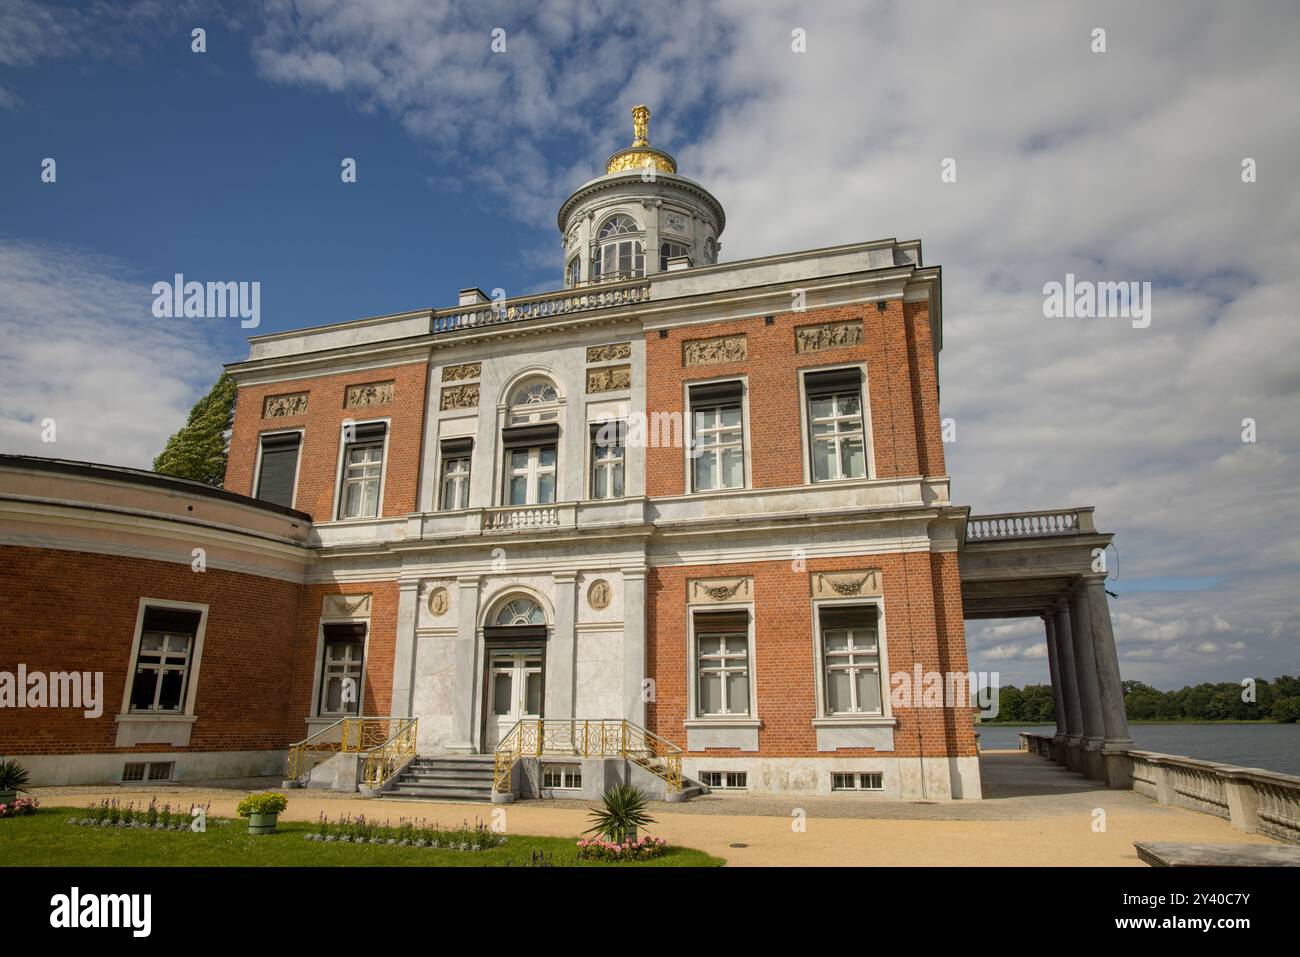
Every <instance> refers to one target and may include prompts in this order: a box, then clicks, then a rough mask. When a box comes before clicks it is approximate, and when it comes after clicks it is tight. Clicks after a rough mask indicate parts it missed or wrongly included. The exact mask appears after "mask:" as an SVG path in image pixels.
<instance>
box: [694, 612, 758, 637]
mask: <svg viewBox="0 0 1300 957" xmlns="http://www.w3.org/2000/svg"><path fill="white" fill-rule="evenodd" d="M737 633H739V634H742V635H744V634H748V633H749V612H747V611H697V612H696V613H695V634H696V635H723V634H725V635H734V634H737Z"/></svg>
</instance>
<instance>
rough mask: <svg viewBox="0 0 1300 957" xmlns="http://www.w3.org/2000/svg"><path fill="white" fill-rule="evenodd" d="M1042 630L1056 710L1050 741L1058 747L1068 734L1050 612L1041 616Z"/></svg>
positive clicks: (1054, 634) (1059, 667) (1052, 616)
mask: <svg viewBox="0 0 1300 957" xmlns="http://www.w3.org/2000/svg"><path fill="white" fill-rule="evenodd" d="M1043 628H1044V630H1045V631H1046V633H1047V673H1048V674H1049V675H1050V676H1051V679H1052V703H1053V704H1054V705H1055V710H1056V734H1055V736H1054V737H1053V738H1052V740H1053V741H1054V742H1055V743H1056V744H1058V745H1059V744H1061V743H1062V742H1064V741H1065V737H1066V734H1067V733H1068V732H1067V731H1066V729H1065V689H1064V688H1063V687H1062V686H1061V682H1062V680H1063V678H1062V675H1061V666H1060V665H1059V664H1058V663H1057V657H1056V656H1057V648H1056V616H1055V615H1054V614H1052V613H1051V612H1048V613H1047V614H1045V615H1043Z"/></svg>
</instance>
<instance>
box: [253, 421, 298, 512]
mask: <svg viewBox="0 0 1300 957" xmlns="http://www.w3.org/2000/svg"><path fill="white" fill-rule="evenodd" d="M301 441H302V436H301V435H300V434H299V433H297V432H294V433H292V434H290V435H274V436H266V437H264V438H263V439H262V470H261V472H260V473H259V475H258V479H257V497H258V498H259V499H261V500H262V501H263V502H272V503H273V504H275V505H284V506H286V507H292V506H293V477H294V473H295V472H296V471H297V470H298V447H299V444H300V443H301Z"/></svg>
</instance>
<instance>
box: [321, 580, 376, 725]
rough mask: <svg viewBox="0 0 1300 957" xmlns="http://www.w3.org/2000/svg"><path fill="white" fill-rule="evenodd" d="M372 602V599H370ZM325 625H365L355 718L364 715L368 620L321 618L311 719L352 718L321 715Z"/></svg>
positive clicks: (367, 661) (367, 664)
mask: <svg viewBox="0 0 1300 957" xmlns="http://www.w3.org/2000/svg"><path fill="white" fill-rule="evenodd" d="M371 600H372V601H373V600H374V599H373V598H372V599H371ZM326 625H365V626H366V637H365V638H364V639H363V640H362V642H361V677H360V678H358V679H357V717H360V716H361V715H363V714H365V713H366V711H365V706H366V670H367V669H368V668H369V667H370V637H371V628H370V619H369V618H322V619H321V620H320V622H319V623H318V624H317V626H316V666H315V668H314V670H313V675H312V692H311V719H313V720H324V721H334V720H337V719H339V718H348V717H352V715H351V713H350V712H340V713H338V714H334V713H333V712H329V713H322V712H321V704H322V703H323V702H322V700H321V692H323V691H324V690H325V682H324V677H325V626H326Z"/></svg>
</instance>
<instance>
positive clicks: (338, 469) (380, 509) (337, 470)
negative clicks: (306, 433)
mask: <svg viewBox="0 0 1300 957" xmlns="http://www.w3.org/2000/svg"><path fill="white" fill-rule="evenodd" d="M380 423H383V426H384V443H383V452H382V453H381V454H382V455H383V461H381V462H380V463H379V500H378V502H377V503H376V504H375V514H374V515H359V516H356V517H354V518H343V516H342V510H343V485H344V481H345V476H344V467H345V464H346V459H347V451H348V446H349V445H352V444H354V443H350V442H348V441H347V428H348V425H349V424H350V425H351V426H352V427H353V429H354V430H355V429H361V428H363V427H365V426H367V425H379V424H380ZM392 437H393V422H392V419H390V418H386V417H385V418H378V419H353V420H351V422H350V423H340V424H339V453H338V461H337V462H336V463H335V466H334V512H333V515H334V521H336V522H373V521H377V520H378V519H382V518H383V517H384V487H385V486H386V485H387V484H388V446H389V442H390V441H391V440H392Z"/></svg>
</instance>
